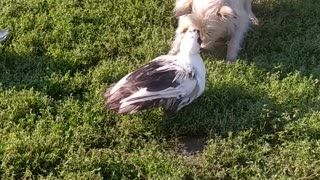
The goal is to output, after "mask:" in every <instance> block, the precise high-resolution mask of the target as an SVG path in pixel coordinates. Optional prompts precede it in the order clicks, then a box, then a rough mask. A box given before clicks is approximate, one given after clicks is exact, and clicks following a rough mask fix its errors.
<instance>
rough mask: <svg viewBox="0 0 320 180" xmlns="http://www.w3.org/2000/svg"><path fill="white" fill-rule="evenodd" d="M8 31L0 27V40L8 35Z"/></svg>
mask: <svg viewBox="0 0 320 180" xmlns="http://www.w3.org/2000/svg"><path fill="white" fill-rule="evenodd" d="M8 34H9V32H8V30H7V29H1V30H0V42H1V41H3V40H5V39H6V37H7V36H8Z"/></svg>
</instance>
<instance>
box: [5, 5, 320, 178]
mask: <svg viewBox="0 0 320 180" xmlns="http://www.w3.org/2000/svg"><path fill="white" fill-rule="evenodd" d="M173 4H174V2H173V0H161V1H160V0H145V1H141V0H139V1H138V0H131V1H130V0H118V1H115V0H102V1H94V0H93V1H75V0H72V1H71V0H70V1H62V0H60V1H59V0H47V1H41V0H24V1H10V0H2V1H1V2H0V7H1V8H0V9H1V10H0V28H5V27H9V29H10V33H11V34H10V36H9V37H8V39H6V41H5V42H2V43H1V44H0V163H1V166H0V176H1V179H10V178H12V179H21V178H33V179H38V178H43V179H62V178H63V179H79V178H83V179H100V178H105V179H203V178H205V179H240V178H243V179H299V178H301V179H318V178H320V140H319V139H320V87H319V78H320V73H319V72H320V59H319V54H320V28H319V24H320V19H319V16H320V12H319V9H320V2H319V1H318V0H305V1H299V0H280V1H278V0H256V1H255V3H254V11H255V12H256V15H257V17H258V18H259V19H260V21H261V22H262V25H261V26H259V27H253V28H252V29H251V30H250V32H249V33H248V35H247V37H246V40H245V42H244V44H243V50H242V52H241V54H240V56H239V61H238V62H237V63H235V64H226V63H224V62H223V58H221V57H218V56H214V55H212V54H203V58H204V59H205V63H206V67H207V86H206V90H205V93H204V94H203V96H201V98H199V99H198V100H197V101H195V102H194V103H192V104H191V105H189V106H188V107H186V108H184V109H183V110H181V111H180V112H179V113H178V114H177V115H176V116H174V117H167V116H165V114H164V113H163V112H162V111H161V109H155V110H150V111H145V112H142V113H139V114H136V115H120V116H119V115H116V114H114V113H113V112H110V111H108V110H106V109H105V108H104V107H103V104H102V97H101V94H102V92H103V91H104V89H105V88H106V87H107V86H108V85H109V84H110V83H112V82H115V81H117V80H119V79H120V78H121V77H122V76H123V75H125V74H126V73H128V72H129V71H131V70H133V69H135V68H136V67H138V66H140V65H142V64H144V63H146V62H148V61H150V60H151V59H152V58H154V57H156V56H159V55H161V54H165V53H166V52H168V50H169V48H170V43H171V42H172V40H173V37H174V30H175V27H176V24H177V22H176V20H175V19H174V18H172V17H171V12H172V8H173ZM154 15H155V16H154ZM188 138H198V139H205V140H206V144H205V145H204V150H203V152H200V153H196V154H188V153H186V152H185V151H184V150H183V148H181V145H180V143H181V141H180V139H188Z"/></svg>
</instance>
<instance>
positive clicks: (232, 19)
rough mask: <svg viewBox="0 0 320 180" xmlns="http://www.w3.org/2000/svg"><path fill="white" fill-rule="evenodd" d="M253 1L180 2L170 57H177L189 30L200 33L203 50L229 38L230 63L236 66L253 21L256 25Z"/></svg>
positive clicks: (228, 53) (205, 0)
mask: <svg viewBox="0 0 320 180" xmlns="http://www.w3.org/2000/svg"><path fill="white" fill-rule="evenodd" d="M251 2H252V0H177V1H176V7H175V10H174V15H176V16H179V26H178V28H177V30H176V38H175V40H174V42H173V44H172V49H171V50H170V52H169V54H177V53H178V52H179V51H180V49H179V45H180V43H181V39H182V38H183V36H184V32H185V29H186V28H189V27H192V28H197V29H200V31H201V38H202V39H203V43H202V45H201V47H202V48H204V49H210V48H211V47H212V46H213V45H214V43H215V42H216V41H217V40H218V39H220V38H224V37H228V38H229V42H228V49H227V57H226V60H227V61H231V62H234V61H235V60H236V57H237V54H238V52H239V50H240V44H241V41H242V39H243V37H244V34H245V33H246V32H247V30H248V27H249V24H250V21H251V22H253V23H255V24H256V23H257V19H256V17H255V16H254V14H253V13H252V10H251Z"/></svg>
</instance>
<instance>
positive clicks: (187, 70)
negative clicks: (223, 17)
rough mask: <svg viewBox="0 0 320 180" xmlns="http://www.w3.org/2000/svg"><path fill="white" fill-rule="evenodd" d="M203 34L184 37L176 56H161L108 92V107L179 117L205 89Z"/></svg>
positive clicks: (194, 32)
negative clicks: (157, 110)
mask: <svg viewBox="0 0 320 180" xmlns="http://www.w3.org/2000/svg"><path fill="white" fill-rule="evenodd" d="M200 46H201V38H200V31H199V30H198V29H195V28H189V29H187V30H186V32H185V33H184V37H183V38H182V41H181V44H180V51H179V53H177V54H176V55H161V56H159V57H157V58H155V59H153V60H152V61H150V62H149V63H147V64H146V65H144V66H142V67H140V68H138V69H136V70H135V71H133V72H131V73H129V74H127V75H126V76H124V77H123V78H122V79H121V80H120V81H119V82H117V83H114V84H112V85H111V86H110V87H109V88H107V89H106V91H105V93H104V94H103V96H104V104H105V105H106V107H107V108H109V109H111V110H113V111H115V112H117V113H118V114H133V113H136V112H139V111H142V110H145V109H151V108H157V107H163V108H164V110H165V111H166V112H167V113H176V112H178V111H179V110H180V109H181V108H183V107H185V106H187V105H188V104H190V103H191V102H192V101H194V100H195V99H197V98H198V97H199V96H200V95H201V94H202V93H203V92H204V89H205V65H204V62H203V60H202V58H201V56H200Z"/></svg>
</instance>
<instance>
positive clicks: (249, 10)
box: [244, 0, 259, 25]
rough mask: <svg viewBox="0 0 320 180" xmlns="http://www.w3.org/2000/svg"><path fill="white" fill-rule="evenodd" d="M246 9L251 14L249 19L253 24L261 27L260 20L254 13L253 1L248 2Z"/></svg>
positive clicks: (247, 0)
mask: <svg viewBox="0 0 320 180" xmlns="http://www.w3.org/2000/svg"><path fill="white" fill-rule="evenodd" d="M244 7H245V10H246V11H247V12H248V14H249V19H250V21H251V23H252V24H254V25H259V20H258V18H257V17H256V16H255V15H254V14H253V12H252V0H246V1H245V5H244Z"/></svg>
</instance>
